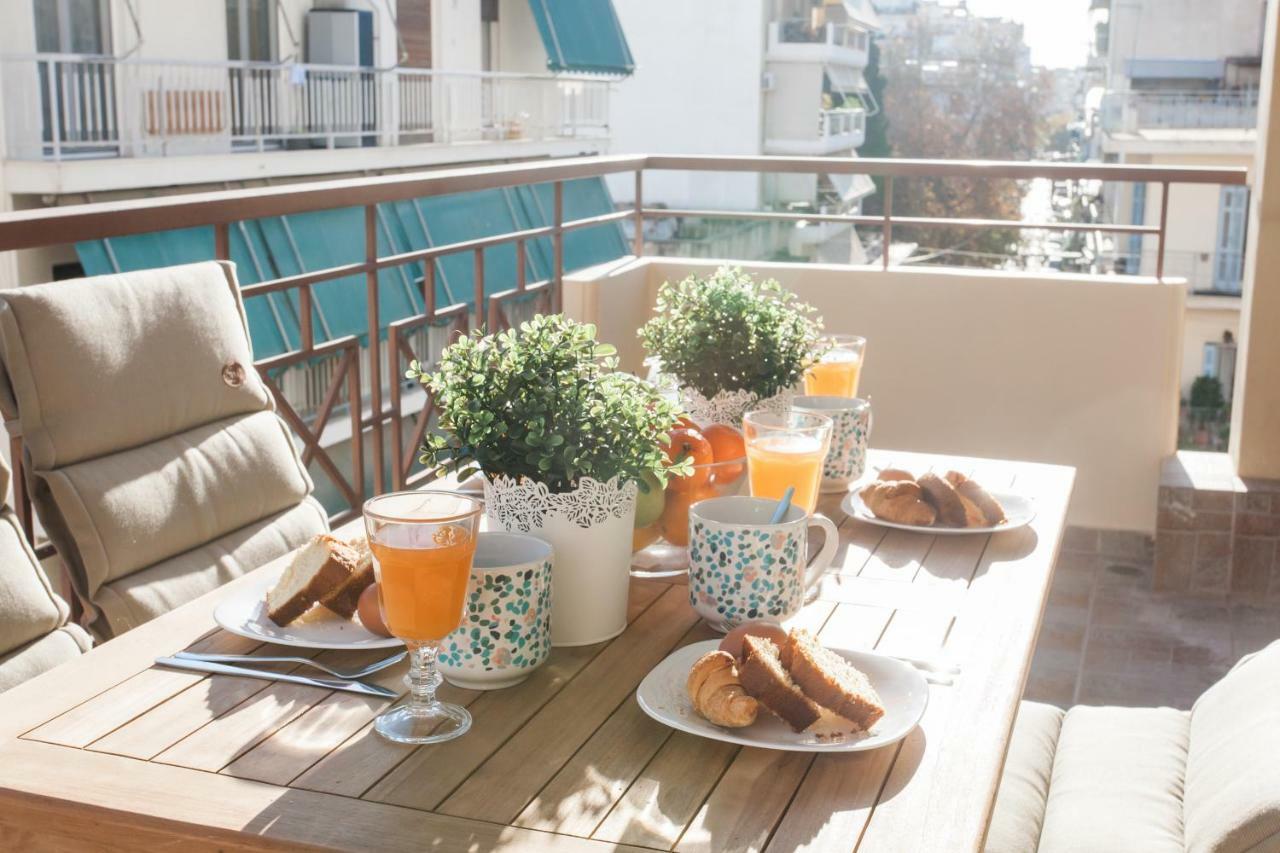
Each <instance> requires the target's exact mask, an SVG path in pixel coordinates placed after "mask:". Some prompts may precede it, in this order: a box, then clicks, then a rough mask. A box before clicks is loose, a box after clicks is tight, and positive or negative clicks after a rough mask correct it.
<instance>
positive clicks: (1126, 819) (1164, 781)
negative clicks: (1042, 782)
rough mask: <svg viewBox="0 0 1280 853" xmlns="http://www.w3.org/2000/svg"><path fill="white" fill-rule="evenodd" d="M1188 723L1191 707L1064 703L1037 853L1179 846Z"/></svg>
mask: <svg viewBox="0 0 1280 853" xmlns="http://www.w3.org/2000/svg"><path fill="white" fill-rule="evenodd" d="M1188 730H1189V720H1188V714H1187V713H1186V712H1185V711H1175V710H1174V709H1172V708H1093V707H1087V706H1077V707H1074V708H1072V709H1071V710H1070V711H1068V712H1067V714H1066V716H1065V717H1063V720H1062V734H1061V736H1060V737H1059V738H1058V748H1057V752H1056V754H1055V755H1054V760H1053V776H1052V780H1051V783H1050V786H1049V799H1048V803H1047V805H1046V807H1045V817H1044V828H1043V831H1042V832H1041V841H1040V848H1039V849H1040V851H1041V853H1111V851H1115V853H1120V851H1134V850H1141V851H1143V853H1163V851H1169V853H1182V850H1183V846H1182V786H1183V774H1184V772H1185V770H1186V762H1187V740H1188Z"/></svg>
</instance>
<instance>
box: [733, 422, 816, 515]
mask: <svg viewBox="0 0 1280 853" xmlns="http://www.w3.org/2000/svg"><path fill="white" fill-rule="evenodd" d="M742 433H743V435H744V436H745V437H746V440H747V479H748V480H749V481H750V482H751V494H752V495H754V496H756V497H758V498H781V497H782V494H783V492H785V491H786V490H787V487H788V486H795V489H796V493H795V495H794V496H793V497H792V501H793V502H794V503H795V504H796V505H797V506H799V507H803V508H804V511H805V512H808V513H812V512H813V510H814V509H815V508H816V507H817V506H818V487H819V485H820V484H821V482H822V460H823V459H824V458H826V455H827V448H828V447H829V446H830V444H831V418H829V417H827V416H826V415H819V414H817V413H815V412H795V411H792V412H765V411H755V412H747V413H746V415H744V416H743V418H742Z"/></svg>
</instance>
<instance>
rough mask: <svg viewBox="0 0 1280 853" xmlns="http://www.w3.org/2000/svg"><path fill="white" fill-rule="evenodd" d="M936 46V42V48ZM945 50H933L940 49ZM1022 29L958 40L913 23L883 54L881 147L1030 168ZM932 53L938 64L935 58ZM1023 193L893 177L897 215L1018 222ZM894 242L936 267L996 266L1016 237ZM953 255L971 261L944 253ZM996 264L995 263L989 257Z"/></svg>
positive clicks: (1009, 183) (973, 182) (1028, 82)
mask: <svg viewBox="0 0 1280 853" xmlns="http://www.w3.org/2000/svg"><path fill="white" fill-rule="evenodd" d="M935 39H936V41H935ZM943 44H945V45H947V47H946V48H943V49H942V50H941V51H935V50H934V47H935V46H937V45H943ZM1024 50H1025V47H1024V45H1023V43H1022V38H1021V28H1018V27H1011V26H1008V25H1007V24H1005V22H989V21H987V20H985V19H972V24H971V26H970V27H968V28H966V31H965V32H964V38H963V39H957V38H956V37H955V34H954V33H948V34H945V37H944V35H943V34H940V33H935V32H932V31H931V25H930V24H929V23H928V22H927V21H923V20H921V21H917V22H916V24H915V25H914V27H913V29H912V31H911V32H910V34H909V35H908V36H906V37H903V38H898V39H894V40H891V41H887V42H886V43H885V50H884V53H883V54H882V58H883V61H884V69H885V71H884V74H885V77H886V78H887V80H888V85H887V86H886V88H885V96H884V109H885V113H886V114H887V116H888V117H889V118H890V119H891V122H890V123H889V124H888V141H889V144H890V146H891V147H892V151H893V156H895V157H918V158H926V159H937V160H964V159H984V160H1029V159H1031V158H1032V156H1033V155H1034V153H1035V151H1036V149H1037V146H1038V144H1039V141H1040V131H1041V128H1040V123H1041V118H1040V115H1039V110H1038V109H1037V107H1036V104H1037V100H1038V86H1037V83H1036V81H1035V80H1034V79H1033V78H1032V77H1031V76H1030V75H1029V74H1028V73H1026V71H1025V63H1024V62H1023V52H1024ZM939 53H941V55H942V56H944V57H953V58H943V59H938V58H937V57H938V56H939ZM1023 195H1024V190H1023V188H1022V187H1021V186H1020V185H1019V183H1018V182H1017V181H1014V180H1010V179H992V178H983V179H968V178H929V177H920V178H898V179H896V180H894V182H893V212H894V214H895V216H928V217H941V218H966V219H967V218H973V219H1013V220H1016V219H1021V218H1022V217H1021V203H1022V197H1023ZM894 237H895V239H898V240H908V241H913V242H917V243H920V244H921V245H922V246H925V247H930V248H933V249H935V250H941V251H939V254H938V255H937V257H938V260H939V262H943V263H947V264H952V265H954V264H967V265H975V266H995V265H996V264H998V263H1000V262H1001V260H1000V258H999V257H998V256H1001V255H1008V254H1010V253H1012V252H1014V251H1015V250H1016V248H1017V245H1018V241H1019V232H1018V231H1017V230H1016V229H973V228H946V227H942V228H911V227H901V226H895V227H894ZM953 251H960V252H969V253H975V254H966V255H962V254H951V252H953ZM991 256H997V257H991Z"/></svg>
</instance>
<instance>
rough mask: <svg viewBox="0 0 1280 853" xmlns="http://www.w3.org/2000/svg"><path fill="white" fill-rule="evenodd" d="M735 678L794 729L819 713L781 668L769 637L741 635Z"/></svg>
mask: <svg viewBox="0 0 1280 853" xmlns="http://www.w3.org/2000/svg"><path fill="white" fill-rule="evenodd" d="M738 679H739V680H740V681H741V682H742V686H743V687H744V688H745V689H746V691H747V693H749V694H751V695H752V696H754V697H755V698H756V701H757V702H759V703H760V704H761V705H763V706H765V707H766V708H768V709H769V710H770V711H771V712H773V714H774V715H776V716H778V717H780V718H781V719H782V721H783V722H785V723H786V724H787V725H789V726H791V728H793V729H794V730H796V731H798V732H802V731H804V730H805V729H807V728H808V727H809V726H811V725H813V724H814V723H815V722H817V721H818V718H819V717H821V716H822V710H821V709H820V708H819V707H818V705H817V704H816V703H815V702H814V701H813V700H812V699H810V698H809V697H808V696H806V695H804V691H802V690H801V689H800V687H799V685H797V684H796V683H795V681H793V680H792V679H791V676H790V675H788V674H787V671H786V670H785V669H784V668H783V666H782V661H781V660H780V659H779V650H778V646H777V644H775V643H774V642H773V640H770V639H767V638H765V637H753V636H752V635H750V634H747V635H746V636H745V637H743V638H742V664H741V665H740V666H739V667H738Z"/></svg>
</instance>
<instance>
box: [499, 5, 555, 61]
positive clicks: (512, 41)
mask: <svg viewBox="0 0 1280 853" xmlns="http://www.w3.org/2000/svg"><path fill="white" fill-rule="evenodd" d="M495 47H496V48H497V50H496V54H497V65H496V68H497V70H499V71H519V72H522V73H525V74H546V73H547V49H546V47H545V46H543V44H542V36H540V35H539V34H538V25H537V24H536V23H534V20H533V11H532V9H530V7H529V0H499V2H498V43H497V45H496V46H495Z"/></svg>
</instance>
